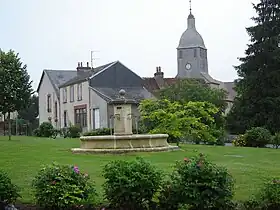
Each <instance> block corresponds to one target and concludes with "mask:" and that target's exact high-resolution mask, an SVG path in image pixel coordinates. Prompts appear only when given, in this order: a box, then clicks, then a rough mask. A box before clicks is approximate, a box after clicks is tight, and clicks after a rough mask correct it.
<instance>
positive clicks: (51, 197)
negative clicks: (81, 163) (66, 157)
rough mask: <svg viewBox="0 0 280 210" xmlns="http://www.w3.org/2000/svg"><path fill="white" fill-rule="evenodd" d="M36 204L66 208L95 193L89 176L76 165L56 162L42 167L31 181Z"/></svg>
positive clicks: (81, 201) (52, 207) (78, 203)
mask: <svg viewBox="0 0 280 210" xmlns="http://www.w3.org/2000/svg"><path fill="white" fill-rule="evenodd" d="M32 185H33V187H34V191H35V199H36V202H37V204H39V205H40V206H42V207H44V208H45V209H67V208H71V207H73V206H76V205H80V204H82V203H84V202H86V201H88V200H89V199H91V198H93V197H92V196H94V195H95V192H96V191H95V188H94V185H93V183H91V182H90V179H89V176H88V175H87V174H84V173H82V172H81V171H80V170H79V168H78V167H77V166H71V165H70V166H69V165H58V164H56V163H54V164H52V165H48V166H46V167H44V168H42V169H41V170H40V171H39V173H38V175H37V176H36V177H35V179H34V180H33V183H32Z"/></svg>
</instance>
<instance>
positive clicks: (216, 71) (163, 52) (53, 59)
mask: <svg viewBox="0 0 280 210" xmlns="http://www.w3.org/2000/svg"><path fill="white" fill-rule="evenodd" d="M256 2H258V0H226V1H225V0H211V1H210V0H192V13H193V14H194V16H195V18H196V28H197V30H198V32H199V33H200V34H201V35H202V37H203V39H204V42H205V45H206V48H207V49H208V64H209V74H210V75H211V76H212V77H213V78H215V79H218V80H221V81H233V80H234V79H236V78H237V74H236V71H235V69H234V67H233V66H234V65H238V64H239V61H238V59H237V58H238V57H242V56H244V51H245V49H246V47H247V46H246V45H247V44H248V43H249V37H248V35H247V32H246V30H245V28H246V27H248V26H251V25H252V24H254V23H253V21H252V20H251V17H252V16H254V15H255V12H254V10H253V7H252V3H256ZM188 15H189V0H0V26H1V27H0V48H1V49H2V50H4V51H7V50H9V49H12V50H14V51H15V52H17V53H19V56H20V57H21V58H22V61H23V62H24V63H25V64H27V67H28V72H29V74H30V76H31V79H32V80H33V87H34V88H35V89H36V88H37V86H38V83H39V80H40V77H41V74H42V71H43V69H56V70H58V69H65V70H75V69H76V67H77V63H78V62H83V64H84V65H85V64H86V62H90V59H91V53H90V52H91V51H96V52H94V53H93V55H94V58H95V59H94V63H93V64H94V66H99V65H102V64H106V63H109V62H112V61H116V60H119V61H120V62H122V63H123V64H124V65H125V66H127V67H128V68H130V69H131V70H133V71H134V72H135V73H137V74H138V75H140V76H142V77H153V74H154V73H155V70H156V66H161V68H162V71H164V76H165V77H175V76H176V74H177V58H176V57H177V52H176V48H177V46H178V44H179V40H180V37H181V35H182V33H183V32H184V31H185V30H186V28H187V17H188Z"/></svg>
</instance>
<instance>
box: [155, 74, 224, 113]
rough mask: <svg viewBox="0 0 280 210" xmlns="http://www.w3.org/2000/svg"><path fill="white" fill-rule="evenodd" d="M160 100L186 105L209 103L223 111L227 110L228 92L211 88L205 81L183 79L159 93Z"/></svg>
mask: <svg viewBox="0 0 280 210" xmlns="http://www.w3.org/2000/svg"><path fill="white" fill-rule="evenodd" d="M159 95H160V99H167V100H169V101H171V102H175V101H176V102H179V103H181V104H185V103H187V102H190V101H193V102H209V103H211V104H214V105H215V106H216V107H218V108H219V109H221V110H225V108H226V102H225V99H226V92H225V91H224V90H222V89H216V88H211V87H210V86H209V85H207V84H206V83H205V81H204V80H198V79H181V80H179V81H177V82H176V83H175V84H173V85H170V86H168V87H166V88H164V89H162V90H160V92H159Z"/></svg>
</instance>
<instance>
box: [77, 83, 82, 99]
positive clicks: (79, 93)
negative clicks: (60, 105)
mask: <svg viewBox="0 0 280 210" xmlns="http://www.w3.org/2000/svg"><path fill="white" fill-rule="evenodd" d="M82 92H83V91H82V83H81V84H78V85H77V100H78V101H81V100H82V99H83V97H82Z"/></svg>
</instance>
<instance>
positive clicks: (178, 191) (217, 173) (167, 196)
mask: <svg viewBox="0 0 280 210" xmlns="http://www.w3.org/2000/svg"><path fill="white" fill-rule="evenodd" d="M233 185H234V182H233V179H232V176H231V175H230V174H229V173H228V172H227V170H226V169H225V168H223V167H218V166H217V165H215V164H213V163H211V162H210V161H208V160H207V159H206V158H205V157H204V156H203V155H202V154H200V155H198V156H195V157H193V158H190V159H188V158H185V159H184V161H180V162H177V164H176V166H175V170H174V171H173V173H172V174H171V176H170V180H168V181H167V182H166V183H165V185H164V188H163V189H162V190H161V192H160V195H159V205H160V207H161V208H162V209H170V210H171V209H172V210H173V209H178V208H179V206H180V205H188V206H189V209H193V210H194V209H227V208H229V207H230V206H231V204H232V203H231V199H232V197H233Z"/></svg>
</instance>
